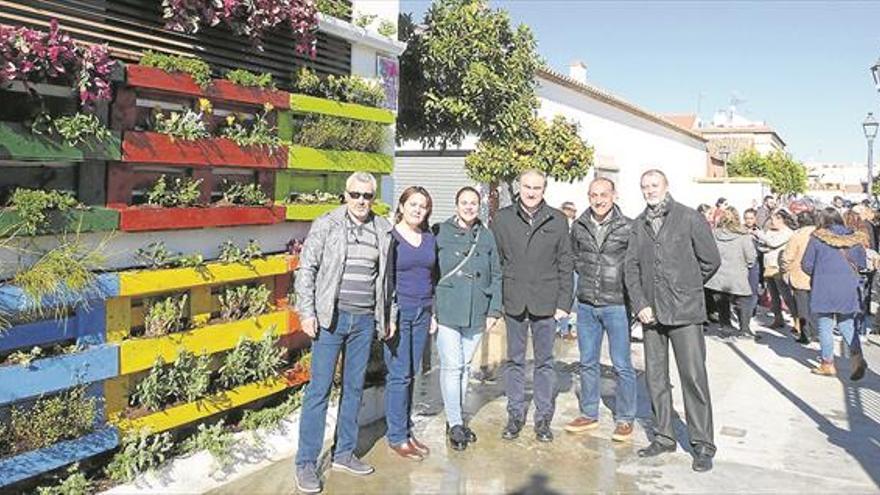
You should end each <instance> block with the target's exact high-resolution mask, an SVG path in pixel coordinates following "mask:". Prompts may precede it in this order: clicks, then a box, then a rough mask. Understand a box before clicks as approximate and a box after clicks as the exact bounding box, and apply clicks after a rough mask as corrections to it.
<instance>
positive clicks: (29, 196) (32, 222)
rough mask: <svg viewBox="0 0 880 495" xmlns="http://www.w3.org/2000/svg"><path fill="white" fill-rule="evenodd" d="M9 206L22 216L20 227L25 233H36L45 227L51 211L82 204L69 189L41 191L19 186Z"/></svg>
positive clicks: (63, 209)
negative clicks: (47, 216)
mask: <svg viewBox="0 0 880 495" xmlns="http://www.w3.org/2000/svg"><path fill="white" fill-rule="evenodd" d="M8 206H9V208H11V209H13V210H14V211H15V212H16V213H17V214H18V217H19V218H20V220H19V221H20V224H19V226H18V229H19V230H21V231H22V232H23V233H24V234H27V235H34V234H36V233H37V232H38V231H39V230H40V229H42V228H43V227H44V225H45V223H46V215H47V213H48V212H49V211H53V210H54V211H61V212H64V211H67V210H70V209H72V208H77V207H79V206H81V205H80V203H79V202H78V201H77V200H76V198H74V197H73V195H72V194H71V193H69V192H67V191H41V190H38V189H24V188H20V187H19V188H16V189H15V191H14V192H13V193H12V197H11V198H10V200H9V205H8Z"/></svg>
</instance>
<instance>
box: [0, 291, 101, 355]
mask: <svg viewBox="0 0 880 495" xmlns="http://www.w3.org/2000/svg"><path fill="white" fill-rule="evenodd" d="M106 326H107V311H106V307H105V303H104V302H103V301H95V302H92V303H91V304H90V305H89V307H81V308H77V309H76V310H75V312H74V314H72V315H70V316H68V317H67V318H63V319H60V320H55V319H52V320H43V321H37V322H33V323H25V324H22V325H16V326H14V327H12V328H9V329H7V330H4V331H3V332H0V352H6V351H13V350H16V349H30V348H31V347H33V346H36V345H47V344H53V343H55V342H61V341H65V340H71V339H76V340H77V342H80V343H82V344H102V343H104V342H105V341H106V333H107V332H106V331H105V329H106Z"/></svg>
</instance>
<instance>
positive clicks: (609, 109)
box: [538, 78, 707, 216]
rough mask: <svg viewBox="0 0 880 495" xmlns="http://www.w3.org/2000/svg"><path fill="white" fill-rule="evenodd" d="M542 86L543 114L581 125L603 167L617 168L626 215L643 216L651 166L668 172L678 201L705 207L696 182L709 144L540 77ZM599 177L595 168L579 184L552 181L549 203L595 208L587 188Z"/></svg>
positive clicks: (540, 95) (548, 196)
mask: <svg viewBox="0 0 880 495" xmlns="http://www.w3.org/2000/svg"><path fill="white" fill-rule="evenodd" d="M538 82H539V87H538V96H539V98H540V102H541V107H540V110H539V115H541V116H542V117H544V118H547V119H551V118H553V116H555V115H557V114H562V115H564V116H565V117H567V118H568V119H570V120H574V121H576V122H578V123H579V124H580V134H581V136H582V137H583V138H584V139H586V141H587V142H588V143H589V144H590V145H591V146H593V147H594V150H595V157H596V162H597V165H599V166H602V165H603V164H605V163H610V164H613V167H612V168H616V169H617V170H616V171H615V172H612V174H611V175H613V176H612V179H613V180H614V181H615V182H616V184H617V191H618V203H619V204H620V206H621V209H622V210H623V212H624V213H625V214H626V215H629V216H634V215H637V214H638V213H639V212H640V211H641V210H642V209H643V208H644V202H643V201H642V196H641V190H640V188H639V177H640V176H641V174H642V172H644V171H645V170H647V169H650V168H658V169H660V170H663V171H664V172H665V173H666V175H667V176H668V177H669V182H670V191H671V193H672V195H673V196H674V197H675V198H676V199H677V200H678V201H681V202H682V203H684V204H686V205H688V206H696V205H697V204H698V203H699V201H697V199H696V198H697V196H696V195H695V191H696V189H698V188H702V187H705V186H703V185H698V184H697V183H696V182H695V179H697V178H701V177H704V176H705V175H706V162H707V154H706V145H705V142H703V141H702V140H700V139H698V138H696V137H692V136H688V135H686V134H684V133H680V132H677V131H675V130H672V129H669V128H668V127H665V126H662V125H660V124H657V123H655V122H652V121H650V120H647V119H645V118H642V117H639V116H637V115H634V114H633V113H631V112H629V111H627V110H624V109H621V108H618V107H616V106H613V105H611V104H609V103H605V102H603V101H600V100H598V99H595V98H591V97H589V96H588V95H585V94H583V93H581V92H578V91H575V90H573V89H570V88H568V87H565V86H562V85H560V84H557V83H554V82H552V81H547V80H545V79H542V78H539V79H538ZM595 173H596V170H595V169H594V170H593V171H591V173H590V176H589V177H587V178H586V179H584V180H583V181H579V182H576V183H574V184H568V183H558V182H551V184H550V185H549V186H548V190H547V202H548V203H549V204H550V205H552V206H559V205H560V204H562V202H563V201H573V202H574V203H575V205H577V208H578V212H581V211H583V210H584V209H586V207H587V206H588V204H589V201H588V198H587V185H588V184H589V181H590V180H592V178H593V177H594V175H595ZM606 175H608V174H607V173H606ZM615 176H616V177H615Z"/></svg>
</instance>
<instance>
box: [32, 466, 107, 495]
mask: <svg viewBox="0 0 880 495" xmlns="http://www.w3.org/2000/svg"><path fill="white" fill-rule="evenodd" d="M94 491H95V490H94V487H93V486H92V482H91V481H89V479H88V478H86V475H85V474H83V473H82V471H80V470H79V464H73V465H71V466H70V467H68V468H67V478H64V480H63V481H61V483H59V484H57V485H55V486H41V487H38V488H37V495H88V494H90V493H94Z"/></svg>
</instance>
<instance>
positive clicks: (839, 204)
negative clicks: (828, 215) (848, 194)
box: [831, 196, 846, 215]
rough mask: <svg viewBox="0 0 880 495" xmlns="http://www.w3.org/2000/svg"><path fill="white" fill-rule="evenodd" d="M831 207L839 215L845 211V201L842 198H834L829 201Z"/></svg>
mask: <svg viewBox="0 0 880 495" xmlns="http://www.w3.org/2000/svg"><path fill="white" fill-rule="evenodd" d="M831 205H832V206H833V207H834V209H836V210H837V212H838V213H840V214H841V215H843V213H844V212H845V211H846V201H844V200H843V197H842V196H834V199H832V200H831Z"/></svg>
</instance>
